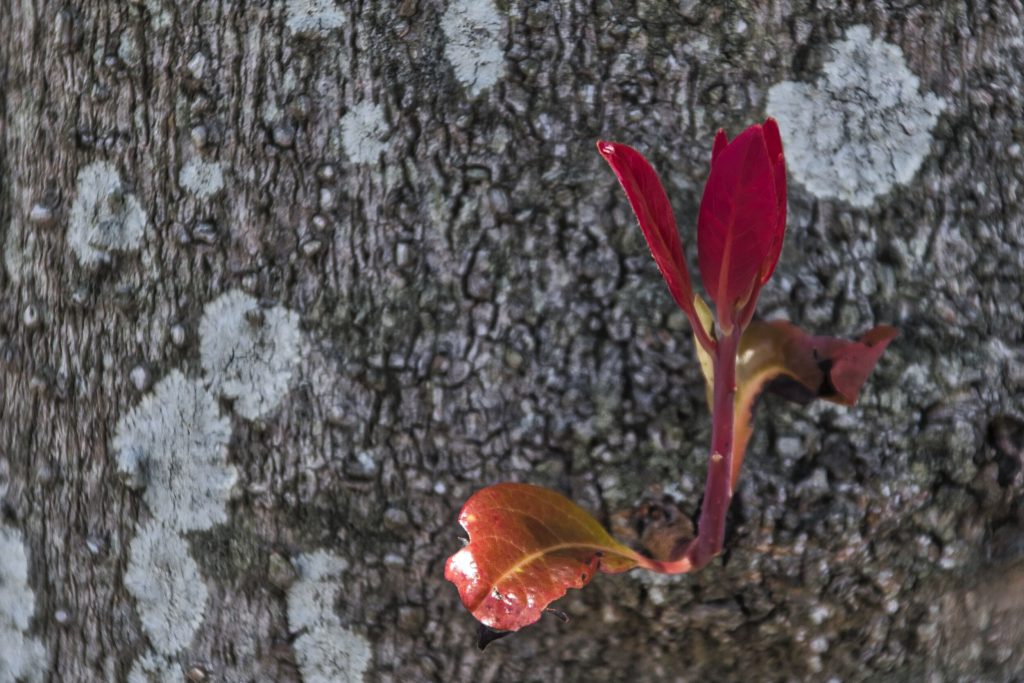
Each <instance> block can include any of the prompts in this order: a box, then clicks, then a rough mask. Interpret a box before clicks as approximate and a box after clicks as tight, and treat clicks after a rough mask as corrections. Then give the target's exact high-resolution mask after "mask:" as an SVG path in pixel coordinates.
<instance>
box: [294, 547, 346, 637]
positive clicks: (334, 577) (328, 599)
mask: <svg viewBox="0 0 1024 683" xmlns="http://www.w3.org/2000/svg"><path fill="white" fill-rule="evenodd" d="M295 567H296V569H297V570H298V573H299V580H298V581H296V582H295V583H294V584H293V585H292V587H291V588H290V589H289V591H288V625H289V627H290V628H291V630H292V632H295V633H297V632H299V631H302V630H303V629H309V628H315V627H317V626H321V625H324V624H328V623H338V622H337V617H336V616H335V614H334V602H335V600H336V599H337V596H338V590H339V586H340V582H339V580H338V579H339V577H340V576H341V574H342V573H343V572H344V571H345V570H346V569H348V562H347V561H346V560H345V559H344V558H341V557H338V556H336V555H333V554H331V553H328V552H326V551H324V550H318V551H316V552H314V553H311V554H309V555H301V556H299V557H297V558H296V559H295Z"/></svg>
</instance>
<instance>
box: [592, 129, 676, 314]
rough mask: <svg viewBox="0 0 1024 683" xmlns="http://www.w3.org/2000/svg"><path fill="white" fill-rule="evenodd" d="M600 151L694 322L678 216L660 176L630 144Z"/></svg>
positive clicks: (603, 145) (605, 144)
mask: <svg viewBox="0 0 1024 683" xmlns="http://www.w3.org/2000/svg"><path fill="white" fill-rule="evenodd" d="M597 151H598V152H599V153H600V154H601V156H602V157H604V159H605V161H607V162H608V165H609V166H611V167H612V171H614V172H615V176H616V177H617V178H618V179H619V183H620V184H621V185H622V189H623V190H625V191H626V196H627V197H628V198H629V204H630V206H632V207H633V213H634V214H636V219H637V222H638V223H639V224H640V230H642V231H643V233H644V238H646V239H647V246H648V247H649V248H650V250H651V256H653V257H654V262H655V263H657V264H658V270H660V271H661V276H662V277H663V278H665V282H666V283H667V284H668V289H669V292H671V293H672V298H673V299H675V301H676V304H677V305H678V306H679V307H680V308H681V309H683V311H685V312H686V313H687V315H688V316H689V317H690V319H691V320H693V319H694V316H693V315H692V313H693V286H692V285H691V284H690V273H689V271H688V270H687V268H686V258H685V257H684V256H683V245H682V242H680V240H679V230H678V228H677V227H676V217H675V214H674V213H673V212H672V205H671V204H670V203H669V201H668V197H667V196H666V195H665V188H664V187H662V185H661V180H659V179H658V174H657V173H656V172H655V171H654V169H653V168H652V167H651V165H650V164H649V163H648V162H647V160H646V159H644V157H643V155H642V154H640V152H638V151H636V150H635V149H633V148H632V147H629V146H628V145H620V144H618V143H615V142H604V141H599V142H598V143H597Z"/></svg>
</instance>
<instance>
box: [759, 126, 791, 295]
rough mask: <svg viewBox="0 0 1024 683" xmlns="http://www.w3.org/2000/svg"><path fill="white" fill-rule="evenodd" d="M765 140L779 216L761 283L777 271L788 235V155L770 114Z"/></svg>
mask: <svg viewBox="0 0 1024 683" xmlns="http://www.w3.org/2000/svg"><path fill="white" fill-rule="evenodd" d="M764 142H765V146H766V147H767V148H768V159H769V161H771V162H772V167H773V170H774V175H775V200H776V203H777V205H778V218H777V219H776V221H777V222H776V225H775V240H774V241H773V242H772V247H771V250H770V251H769V253H768V260H767V261H766V262H765V267H764V268H762V275H761V283H760V284H761V285H764V283H766V282H768V280H769V278H771V276H772V273H774V272H775V265H776V264H777V263H778V262H779V256H780V255H781V254H782V242H783V240H784V239H785V237H786V157H785V156H784V155H783V153H782V136H781V135H780V134H779V124H778V123H776V121H775V119H773V118H771V117H770V116H769V117H768V119H767V120H765V122H764Z"/></svg>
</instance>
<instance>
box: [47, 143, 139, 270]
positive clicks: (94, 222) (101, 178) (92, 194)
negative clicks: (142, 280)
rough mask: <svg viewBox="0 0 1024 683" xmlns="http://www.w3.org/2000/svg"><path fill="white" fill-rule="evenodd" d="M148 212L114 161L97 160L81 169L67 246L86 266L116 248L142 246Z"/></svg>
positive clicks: (124, 249)
mask: <svg viewBox="0 0 1024 683" xmlns="http://www.w3.org/2000/svg"><path fill="white" fill-rule="evenodd" d="M146 224H147V218H146V212H145V211H143V210H142V205H141V204H140V203H139V200H138V199H137V198H136V197H135V195H134V194H132V193H130V192H128V191H127V190H126V189H125V187H124V184H123V183H122V181H121V176H120V175H119V174H118V172H117V168H115V167H114V165H113V164H111V163H109V162H106V161H97V162H95V163H92V164H89V165H88V166H86V167H84V168H82V169H81V170H80V171H79V172H78V179H77V181H76V184H75V199H74V202H73V203H72V205H71V211H70V213H69V214H68V232H67V239H68V246H70V247H71V250H72V251H73V252H74V253H75V255H76V256H77V257H78V261H79V262H80V263H81V264H82V265H85V266H94V265H96V264H99V263H104V262H106V261H108V260H109V258H110V254H111V253H112V252H116V251H133V250H135V249H138V248H139V244H140V243H141V242H142V237H143V235H144V234H145V231H146Z"/></svg>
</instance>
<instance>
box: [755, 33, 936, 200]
mask: <svg viewBox="0 0 1024 683" xmlns="http://www.w3.org/2000/svg"><path fill="white" fill-rule="evenodd" d="M830 50H831V59H830V60H829V61H828V62H827V63H826V64H825V66H824V74H823V75H822V76H821V77H820V78H819V79H818V81H817V82H816V83H815V84H813V85H809V84H805V83H793V82H790V81H783V82H782V83H779V84H777V85H775V86H773V87H772V88H771V90H770V91H769V93H768V106H767V109H768V113H769V114H770V115H771V116H774V117H775V118H776V119H778V122H779V128H780V130H781V132H782V138H783V144H784V146H785V150H786V160H787V167H788V168H789V170H790V172H791V173H792V174H793V177H794V178H795V179H796V180H798V181H799V182H801V183H802V184H803V185H804V186H806V187H807V189H808V190H810V191H811V192H812V193H813V194H814V195H816V196H818V197H823V198H824V197H832V198H837V199H841V200H844V201H847V202H849V203H850V204H852V205H853V206H858V207H867V206H871V204H872V203H873V202H874V200H875V198H876V197H877V196H879V195H881V194H884V193H886V192H888V191H889V190H890V189H892V187H893V186H894V185H897V184H906V183H908V182H909V181H910V180H911V179H912V178H913V177H914V174H915V173H917V170H918V169H919V168H920V167H921V163H922V161H923V160H924V158H925V156H926V155H927V154H928V150H929V145H930V143H931V139H932V138H931V129H932V127H933V126H934V125H935V122H936V120H937V119H938V116H939V113H940V112H941V111H942V110H943V108H944V107H945V103H944V101H943V100H942V99H941V98H939V97H937V96H935V95H933V94H931V93H926V94H925V95H923V96H922V95H921V94H920V93H919V92H918V89H919V85H920V83H919V80H918V78H917V76H915V75H914V74H913V73H912V72H911V71H910V70H909V69H908V68H907V65H906V62H905V61H904V59H903V53H902V52H901V51H900V49H899V47H897V46H895V45H890V44H888V43H885V42H883V41H882V40H879V39H872V38H871V31H870V29H869V28H868V27H867V26H854V27H853V28H850V29H849V30H848V31H847V33H846V39H845V40H841V41H838V42H836V43H833V44H832V45H831V46H830Z"/></svg>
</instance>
